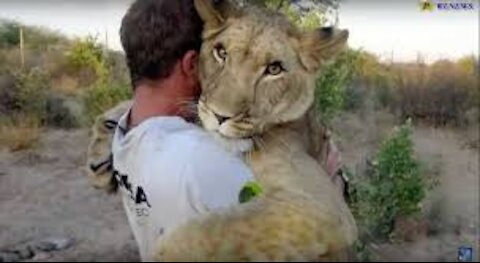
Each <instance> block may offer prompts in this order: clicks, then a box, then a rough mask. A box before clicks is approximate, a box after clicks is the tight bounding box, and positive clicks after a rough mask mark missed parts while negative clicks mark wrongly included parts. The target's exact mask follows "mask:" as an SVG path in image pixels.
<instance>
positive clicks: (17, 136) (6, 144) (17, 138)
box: [0, 116, 41, 152]
mask: <svg viewBox="0 0 480 263" xmlns="http://www.w3.org/2000/svg"><path fill="white" fill-rule="evenodd" d="M40 131H41V127H40V122H39V121H38V120H36V119H35V118H32V117H27V116H17V117H14V118H2V119H0V148H6V149H8V150H9V151H12V152H16V151H22V150H27V149H32V148H34V147H35V146H36V145H37V144H38V141H39V137H40Z"/></svg>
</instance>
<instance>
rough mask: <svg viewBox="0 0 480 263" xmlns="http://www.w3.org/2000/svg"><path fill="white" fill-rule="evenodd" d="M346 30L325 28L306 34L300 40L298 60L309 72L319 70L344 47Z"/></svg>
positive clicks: (346, 37) (346, 35)
mask: <svg viewBox="0 0 480 263" xmlns="http://www.w3.org/2000/svg"><path fill="white" fill-rule="evenodd" d="M347 39H348V30H341V29H335V28H332V27H325V28H320V29H316V30H314V31H311V32H306V33H304V34H303V35H302V37H301V39H300V59H301V62H302V64H303V65H304V66H305V67H306V68H307V69H308V71H310V72H316V71H317V70H319V69H320V68H321V67H322V66H323V65H324V64H325V62H327V61H329V60H332V59H334V58H335V57H336V56H337V55H338V54H339V53H340V52H341V51H342V50H343V49H344V48H345V46H346V43H347Z"/></svg>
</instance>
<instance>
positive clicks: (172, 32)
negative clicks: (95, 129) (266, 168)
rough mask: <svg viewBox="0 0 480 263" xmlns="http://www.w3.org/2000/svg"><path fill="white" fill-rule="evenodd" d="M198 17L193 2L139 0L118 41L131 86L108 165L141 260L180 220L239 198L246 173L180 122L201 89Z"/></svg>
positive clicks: (189, 115)
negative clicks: (131, 95) (128, 105)
mask: <svg viewBox="0 0 480 263" xmlns="http://www.w3.org/2000/svg"><path fill="white" fill-rule="evenodd" d="M201 31H202V22H201V21H200V18H199V17H198V15H197V14H196V11H195V9H194V6H193V1H192V0H176V1H171V0H138V1H136V2H135V3H133V5H132V6H131V7H130V9H129V10H128V12H127V14H126V15H125V17H124V18H123V21H122V26H121V31H120V34H121V42H122V45H123V48H124V50H125V53H126V57H127V63H128V67H129V70H130V74H131V79H132V83H133V89H134V99H133V104H132V106H131V109H130V110H129V111H127V113H125V114H124V115H123V116H122V117H121V118H120V121H119V122H118V126H117V128H116V131H115V135H114V137H113V144H112V153H113V170H114V176H115V178H116V180H117V182H118V184H119V188H120V190H121V193H122V197H123V202H124V206H125V209H126V212H127V216H128V220H129V223H130V226H131V228H132V230H133V233H134V236H135V239H136V241H137V243H138V246H139V249H140V254H141V258H142V260H144V261H150V260H152V256H153V252H154V246H155V241H156V240H157V239H158V238H161V237H162V236H163V235H165V234H167V233H168V232H169V231H171V230H172V229H174V228H175V227H176V226H178V225H179V224H181V223H183V222H185V221H186V220H188V219H190V218H192V217H194V216H197V215H198V214H201V213H206V212H208V211H212V210H217V209H222V208H226V207H228V206H230V205H235V204H238V203H239V193H240V192H241V190H242V188H243V187H244V186H245V184H246V183H247V182H249V181H250V180H252V178H253V177H252V174H251V172H250V170H249V169H248V168H247V167H246V165H245V164H244V163H243V162H242V160H241V159H239V158H237V157H235V156H234V155H233V154H231V153H229V152H227V151H226V150H224V149H223V148H222V147H221V146H220V145H217V144H216V143H215V142H214V141H213V139H212V138H211V137H210V136H208V135H207V134H206V133H205V132H203V131H202V130H201V129H200V128H199V127H197V126H195V125H194V124H191V123H189V122H187V121H186V120H188V119H191V118H192V111H191V110H190V108H189V106H188V105H187V103H186V102H194V101H195V100H196V99H197V98H198V96H199V93H200V85H199V82H198V76H197V60H198V53H199V49H200V45H201Z"/></svg>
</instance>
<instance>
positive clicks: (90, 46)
mask: <svg viewBox="0 0 480 263" xmlns="http://www.w3.org/2000/svg"><path fill="white" fill-rule="evenodd" d="M103 52H104V51H103V47H102V46H101V45H100V44H99V43H98V41H97V39H96V38H95V37H92V36H89V37H86V38H79V39H76V40H75V41H74V42H73V45H72V47H71V49H70V51H69V52H68V54H67V60H68V62H69V64H70V65H71V66H72V67H73V69H74V70H76V71H77V72H79V71H81V70H91V71H93V72H94V74H95V76H94V78H95V80H96V81H99V82H106V81H108V78H109V76H110V70H109V68H108V66H107V63H106V61H105V59H104V56H103Z"/></svg>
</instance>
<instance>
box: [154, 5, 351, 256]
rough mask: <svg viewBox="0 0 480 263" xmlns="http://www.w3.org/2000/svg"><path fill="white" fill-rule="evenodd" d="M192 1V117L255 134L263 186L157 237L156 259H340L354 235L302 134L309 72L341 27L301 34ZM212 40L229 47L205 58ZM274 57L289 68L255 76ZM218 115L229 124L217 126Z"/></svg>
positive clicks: (256, 14)
mask: <svg viewBox="0 0 480 263" xmlns="http://www.w3.org/2000/svg"><path fill="white" fill-rule="evenodd" d="M195 4H196V7H197V10H198V11H199V14H200V16H201V17H202V18H203V19H204V21H205V23H206V26H205V32H204V44H203V47H202V51H201V58H200V61H201V62H200V63H201V64H200V71H201V74H200V77H201V81H202V89H203V91H202V96H201V98H200V103H199V116H200V118H201V120H202V123H203V124H204V127H205V128H206V129H207V130H210V131H211V132H214V133H217V134H221V135H222V136H224V137H227V138H233V139H235V138H237V139H238V138H245V137H248V136H252V137H253V138H254V139H253V140H254V142H255V148H254V149H253V150H252V151H250V152H249V153H247V155H246V160H247V163H248V164H249V166H250V167H251V168H252V171H253V173H254V174H255V177H256V179H257V180H258V182H259V183H260V184H261V185H262V187H263V188H264V193H263V194H262V195H261V196H259V197H257V198H256V199H254V200H253V201H251V202H249V203H246V204H243V205H240V206H238V207H232V208H231V209H229V210H225V211H219V212H217V213H215V214H213V215H206V216H204V217H203V218H200V219H197V220H192V221H190V222H188V223H186V224H185V225H183V226H181V227H180V228H178V229H176V230H174V232H173V233H171V234H170V235H168V236H167V238H166V239H165V240H163V241H162V242H161V243H160V244H159V249H158V253H157V259H158V260H162V261H163V260H166V261H171V260H174V261H176V260H187V261H205V260H207V261H223V260H225V261H264V260H268V261H272V260H274V261H292V260H293V261H298V260H307V261H316V260H345V259H346V255H347V251H348V249H349V248H350V247H351V245H352V244H353V243H354V241H355V240H356V237H357V229H356V225H355V221H354V219H353V216H352V215H351V213H350V211H349V209H348V207H347V205H346V204H345V202H344V200H343V198H342V196H340V194H339V193H338V191H337V189H336V188H335V186H334V185H333V183H332V182H331V180H330V178H329V177H328V176H327V174H326V172H325V171H324V170H323V169H322V167H321V166H320V165H319V163H318V162H317V161H316V160H315V159H313V158H312V157H311V155H310V154H309V153H311V152H312V150H313V151H314V150H315V149H312V144H313V145H315V142H314V141H312V139H311V138H308V137H305V134H306V130H308V128H309V126H310V124H311V123H310V122H309V120H308V119H307V111H308V110H309V108H310V107H311V105H312V102H313V92H314V87H315V84H314V81H315V76H316V72H317V71H318V70H319V69H320V68H321V67H322V66H323V64H324V63H325V62H326V60H328V59H330V58H332V57H333V56H334V55H335V54H336V53H338V51H339V50H341V48H342V47H343V44H344V43H345V40H346V37H345V34H344V32H338V31H337V32H333V33H332V34H331V35H330V34H328V35H322V34H320V33H319V32H316V34H315V32H301V31H299V30H297V29H296V28H294V27H293V26H291V25H290V24H289V23H288V22H287V21H286V20H284V19H283V18H282V17H278V16H277V15H275V14H271V13H268V12H265V11H258V10H248V11H246V12H243V13H240V14H238V13H233V14H230V15H227V16H226V15H225V12H222V8H224V7H222V6H218V7H214V6H213V5H212V4H211V2H210V1H209V0H196V1H195ZM223 10H224V9H223ZM228 10H231V9H228ZM336 34H339V35H336ZM219 43H221V45H222V47H223V48H224V49H225V50H226V51H227V52H228V59H225V60H224V61H219V60H218V58H215V56H212V50H214V49H215V48H216V47H217V46H218V45H219ZM272 60H282V63H284V64H285V67H286V68H287V71H289V72H286V73H284V74H282V75H281V76H263V77H262V76H260V75H261V74H262V72H263V71H264V70H265V66H266V65H268V64H269V63H271V62H272ZM218 115H219V116H224V117H228V119H227V121H225V122H224V123H219V122H218V120H217V119H218V117H217V116H218Z"/></svg>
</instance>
